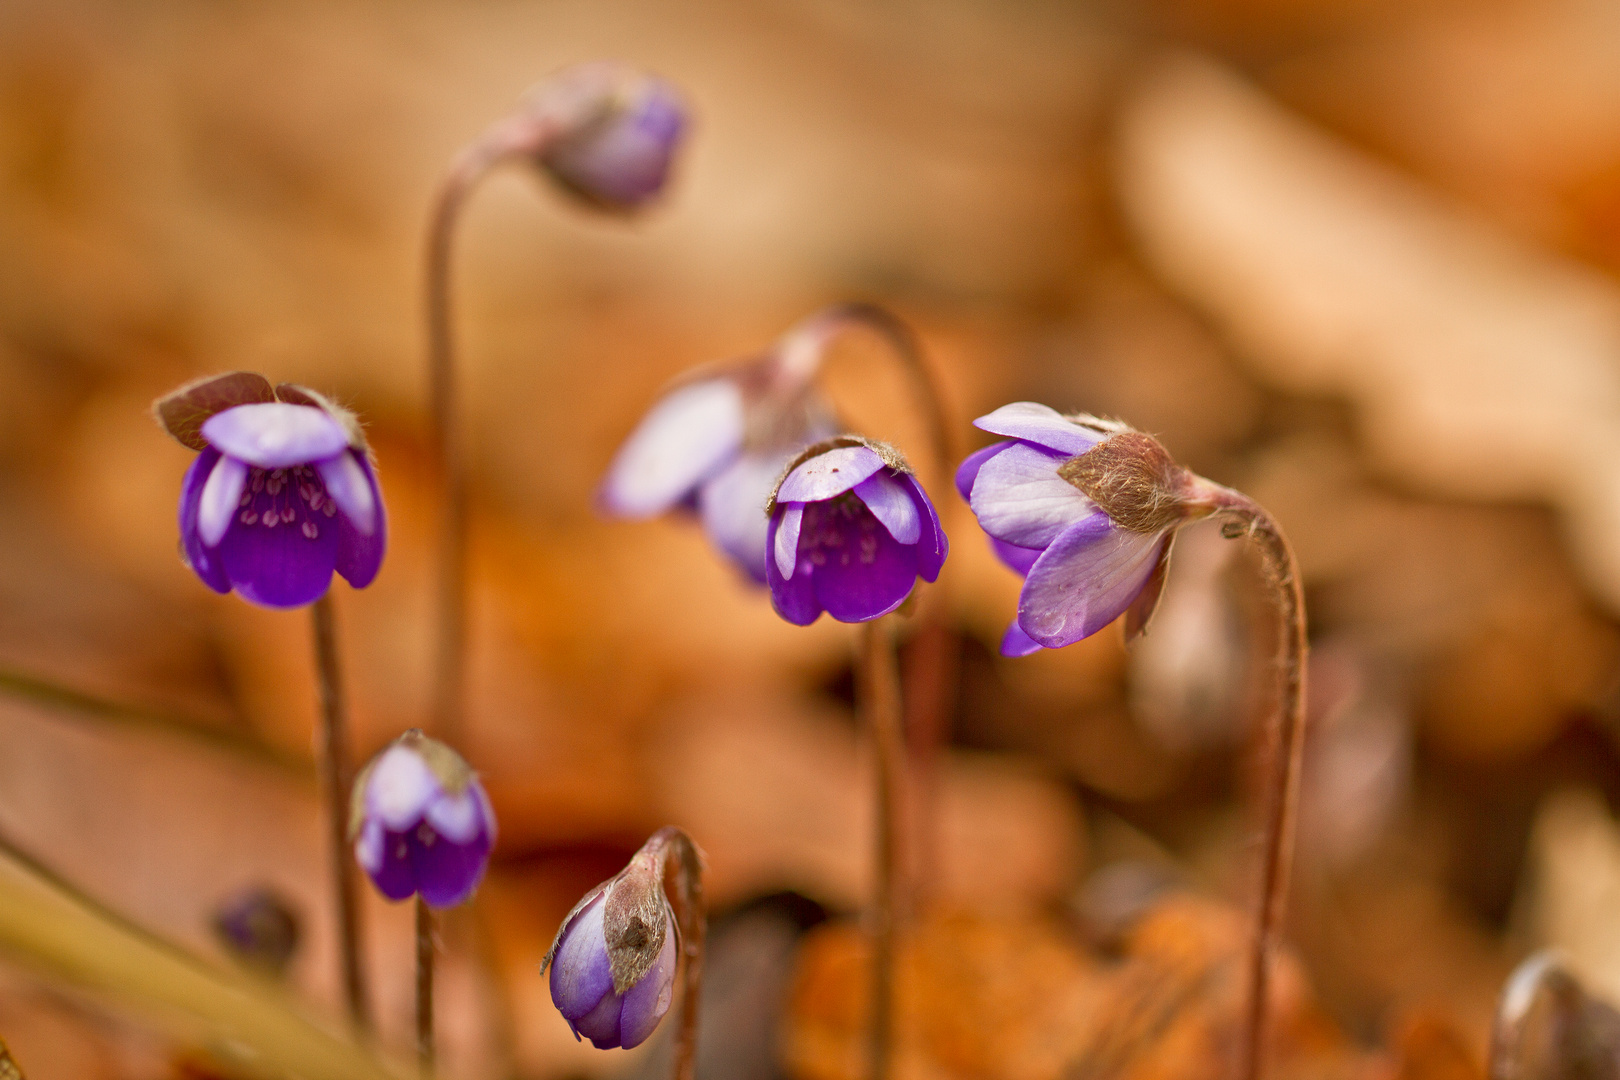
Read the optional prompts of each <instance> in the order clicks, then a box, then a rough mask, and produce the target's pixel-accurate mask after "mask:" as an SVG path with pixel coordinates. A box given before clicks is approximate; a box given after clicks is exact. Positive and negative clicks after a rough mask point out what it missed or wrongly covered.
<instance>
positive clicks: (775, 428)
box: [597, 355, 835, 585]
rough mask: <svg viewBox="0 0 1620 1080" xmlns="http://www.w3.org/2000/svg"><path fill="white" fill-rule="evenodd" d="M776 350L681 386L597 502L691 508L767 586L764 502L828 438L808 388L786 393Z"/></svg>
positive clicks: (616, 464) (635, 440) (643, 514)
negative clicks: (792, 464)
mask: <svg viewBox="0 0 1620 1080" xmlns="http://www.w3.org/2000/svg"><path fill="white" fill-rule="evenodd" d="M775 364H776V357H775V356H774V355H771V356H766V357H764V358H762V359H759V360H753V361H748V362H745V363H743V364H738V365H734V366H733V367H731V368H729V369H726V370H723V371H721V372H719V373H717V374H715V375H712V376H710V377H708V378H702V379H697V380H694V381H691V382H687V383H684V384H682V385H680V386H677V387H676V388H675V389H674V390H671V391H670V392H669V393H668V394H667V395H665V397H664V398H663V400H661V401H659V402H658V403H657V404H656V405H654V406H653V408H652V411H650V412H649V413H648V414H647V415H646V417H645V418H644V419H643V420H642V421H641V423H640V425H638V426H637V427H636V429H635V431H633V432H632V433H631V435H630V437H629V438H628V439H626V440H625V443H624V445H623V446H622V447H621V448H620V449H619V452H618V454H617V455H616V456H615V457H614V459H613V464H612V465H611V466H609V468H608V472H607V476H606V477H604V478H603V481H602V487H601V490H600V492H599V493H598V497H597V501H598V505H599V506H600V507H601V508H602V510H603V511H604V512H606V513H608V514H611V515H613V516H615V517H622V518H632V519H635V518H650V517H656V516H658V515H660V514H664V513H667V512H669V511H672V510H675V511H686V512H689V513H695V514H696V515H697V516H698V518H699V519H700V520H701V521H702V523H703V529H704V531H705V532H706V533H707V534H708V536H709V540H710V542H711V543H713V544H714V546H715V547H716V548H718V549H719V550H720V552H721V553H722V554H723V555H724V556H726V558H728V559H730V560H731V561H732V562H733V563H735V564H736V565H737V566H738V567H740V568H741V569H742V570H743V572H744V573H746V574H748V576H749V577H751V578H753V579H754V580H755V581H757V582H759V583H760V584H761V585H763V584H765V580H766V576H765V531H766V519H765V513H764V507H765V503H766V500H767V499H769V498H770V494H771V488H772V487H773V486H774V485H775V483H776V480H777V478H778V477H779V476H781V475H782V469H783V467H784V466H786V465H787V463H788V461H789V460H791V459H792V458H793V456H794V455H795V454H797V453H798V452H799V451H800V450H802V449H803V448H804V447H805V446H806V445H808V444H809V443H811V442H814V441H816V440H818V439H823V438H826V437H828V436H829V435H831V434H833V432H834V430H835V429H834V427H833V423H832V419H831V410H830V409H829V408H828V407H827V406H826V405H825V404H824V402H823V401H822V399H821V398H820V397H819V396H817V395H816V394H815V393H814V391H813V390H812V389H811V388H809V387H799V388H798V392H796V393H793V394H791V395H790V396H788V397H787V398H786V399H784V398H782V397H781V396H780V395H779V394H778V393H777V392H776V391H775V390H774V388H773V386H772V376H773V373H774V368H775Z"/></svg>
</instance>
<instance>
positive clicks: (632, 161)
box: [527, 61, 687, 212]
mask: <svg viewBox="0 0 1620 1080" xmlns="http://www.w3.org/2000/svg"><path fill="white" fill-rule="evenodd" d="M527 105H528V109H529V110H530V112H531V114H532V117H533V119H534V120H536V121H539V122H541V123H543V124H545V125H546V126H547V127H548V129H549V137H548V138H546V139H544V140H543V142H542V149H541V150H540V154H539V164H540V165H541V167H542V168H543V169H544V170H545V171H546V172H547V173H549V174H550V175H551V176H552V178H554V179H555V180H556V181H557V182H558V183H560V184H561V185H562V186H563V187H564V188H566V189H567V190H568V191H570V192H572V193H573V194H575V195H577V196H579V197H580V198H582V199H584V200H585V201H586V202H589V203H591V204H592V205H595V206H597V207H599V208H601V209H604V210H614V211H621V212H624V211H634V210H639V209H641V208H642V207H643V206H645V205H647V204H648V203H650V202H652V201H653V199H655V198H656V197H657V196H658V195H659V194H660V193H662V191H663V190H664V188H665V186H666V185H667V183H668V180H669V174H670V168H671V165H672V164H673V162H674V160H675V156H676V153H677V151H678V150H679V148H680V144H681V137H682V135H683V134H684V133H685V131H686V127H687V118H686V106H685V104H684V103H683V102H682V100H681V95H680V93H679V92H678V91H677V90H676V89H675V88H674V87H673V86H671V85H670V84H669V83H667V82H665V81H664V80H663V79H660V78H657V77H655V76H652V75H648V74H645V73H643V72H640V71H637V70H635V69H634V68H632V67H629V66H627V65H625V64H618V63H613V62H609V61H596V62H592V63H586V64H579V65H576V66H575V67H571V68H568V69H567V70H565V71H562V72H560V73H558V74H557V75H555V76H554V77H552V78H551V79H549V80H547V81H546V82H544V83H542V84H540V85H539V86H538V87H536V88H535V89H534V90H533V91H531V92H530V94H529V97H528V101H527Z"/></svg>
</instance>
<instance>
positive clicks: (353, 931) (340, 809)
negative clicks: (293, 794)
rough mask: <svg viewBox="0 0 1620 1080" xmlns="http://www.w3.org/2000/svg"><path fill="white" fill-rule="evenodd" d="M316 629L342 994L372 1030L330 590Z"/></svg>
mask: <svg viewBox="0 0 1620 1080" xmlns="http://www.w3.org/2000/svg"><path fill="white" fill-rule="evenodd" d="M309 610H310V618H311V622H312V624H313V628H314V632H315V678H316V684H317V686H318V687H319V690H320V698H321V740H320V745H321V783H322V787H323V789H324V791H325V795H326V829H327V844H328V847H329V848H330V849H331V850H330V855H331V859H332V889H333V896H332V899H333V906H334V908H335V914H336V916H337V930H338V952H339V960H340V963H341V965H342V976H343V997H344V1001H345V1002H347V1004H348V1008H349V1022H350V1023H351V1024H353V1025H354V1029H355V1030H356V1031H357V1032H361V1033H367V1032H370V1030H371V1007H370V1001H369V999H368V995H367V993H366V983H365V978H364V976H363V975H362V974H361V969H362V967H363V964H362V963H361V957H360V905H359V901H358V898H357V896H356V894H355V888H354V860H353V859H351V858H350V857H349V843H348V819H349V784H350V783H351V782H352V781H353V779H354V777H353V773H352V770H351V769H350V767H349V748H348V741H349V735H348V712H349V710H348V705H347V703H346V700H345V698H344V691H343V666H342V662H341V660H340V659H339V657H338V645H337V624H336V619H335V617H334V615H333V611H332V595H331V593H327V594H325V595H323V596H322V597H321V598H320V599H319V600H317V601H315V603H314V605H312V606H311V607H310V609H309Z"/></svg>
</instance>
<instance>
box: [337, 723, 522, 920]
mask: <svg viewBox="0 0 1620 1080" xmlns="http://www.w3.org/2000/svg"><path fill="white" fill-rule="evenodd" d="M349 839H350V840H351V841H353V843H354V854H355V858H356V859H357V860H358V861H359V863H360V866H361V868H362V869H363V870H365V872H366V873H367V874H368V875H370V877H371V880H372V883H373V884H375V885H376V886H377V891H378V892H380V893H382V894H383V895H384V896H386V897H388V898H389V899H390V900H404V899H407V898H408V897H410V896H412V895H416V894H420V895H421V897H422V899H423V901H424V902H426V903H427V905H428V906H429V907H435V908H446V907H454V906H455V905H457V904H459V903H461V902H462V901H464V900H466V899H467V898H468V897H469V896H471V895H472V894H473V890H474V889H476V888H477V887H478V883H479V882H480V881H482V880H483V877H484V870H485V868H486V867H487V866H488V865H489V853H490V849H491V848H493V847H494V846H495V811H494V810H493V809H492V808H491V807H490V805H489V797H488V796H486V795H485V794H484V786H483V785H482V784H480V783H479V782H478V774H477V773H475V772H473V771H472V769H471V767H469V766H468V764H467V763H466V761H464V760H463V759H462V757H461V755H460V754H458V753H456V752H455V751H454V750H452V749H450V748H449V747H448V746H446V745H444V744H443V743H441V742H438V741H437V740H434V739H430V738H428V737H427V736H426V735H423V734H422V733H421V732H420V731H416V730H411V731H407V732H406V733H405V734H403V735H401V736H400V737H399V738H398V739H395V740H394V741H393V742H392V743H390V744H389V746H388V747H387V748H386V749H385V750H383V751H382V753H380V754H378V755H377V756H376V757H374V758H372V759H371V762H370V763H369V764H367V765H366V767H365V769H363V770H362V771H361V773H360V775H359V776H358V777H357V778H356V779H355V783H354V795H353V802H352V804H351V807H350V813H349Z"/></svg>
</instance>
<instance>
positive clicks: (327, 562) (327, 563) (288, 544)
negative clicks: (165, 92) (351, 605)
mask: <svg viewBox="0 0 1620 1080" xmlns="http://www.w3.org/2000/svg"><path fill="white" fill-rule="evenodd" d="M244 407H246V406H244ZM268 501H269V499H268V497H267V496H266V495H265V493H259V494H258V495H255V496H254V499H253V501H252V502H251V503H250V504H249V505H248V507H247V508H246V509H245V510H243V511H242V514H239V515H238V517H237V523H236V524H235V525H234V526H232V527H231V529H230V531H228V532H227V533H226V534H225V539H223V540H221V541H220V544H219V547H218V548H216V549H215V550H217V551H218V552H219V559H220V564H221V565H222V566H223V567H224V569H225V575H226V577H228V578H230V581H231V587H232V588H234V589H235V590H236V592H237V594H238V595H239V596H241V597H242V599H244V600H248V601H251V602H252V603H255V604H261V605H263V606H265V607H273V608H294V607H303V606H304V605H305V604H311V603H314V602H315V601H316V600H319V599H320V598H321V596H322V595H324V594H325V593H326V590H327V589H329V588H330V587H331V585H332V571H333V569H334V568H335V567H336V565H337V540H338V533H337V530H336V529H333V528H330V527H329V526H325V527H323V525H322V524H318V523H316V522H314V521H309V520H296V519H294V520H286V519H282V520H281V522H280V523H279V524H278V525H277V526H275V527H271V526H268V525H266V524H265V521H266V518H267V515H265V514H263V513H261V512H259V508H260V507H262V506H264V505H265V504H266V503H267V502H268ZM281 505H283V506H285V505H286V504H285V501H283V502H282V504H281ZM254 514H257V515H258V520H257V524H256V525H249V524H246V523H244V521H243V515H247V516H252V515H254ZM305 526H308V527H309V528H308V529H307V530H306V528H305ZM311 533H313V534H314V535H310V534H311Z"/></svg>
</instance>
